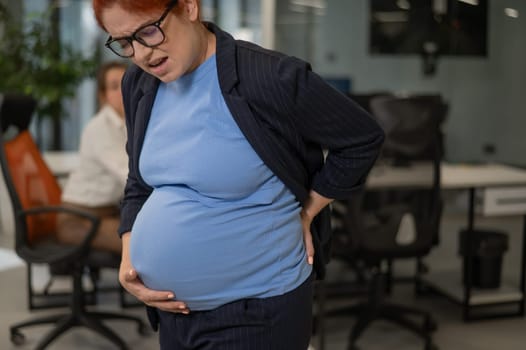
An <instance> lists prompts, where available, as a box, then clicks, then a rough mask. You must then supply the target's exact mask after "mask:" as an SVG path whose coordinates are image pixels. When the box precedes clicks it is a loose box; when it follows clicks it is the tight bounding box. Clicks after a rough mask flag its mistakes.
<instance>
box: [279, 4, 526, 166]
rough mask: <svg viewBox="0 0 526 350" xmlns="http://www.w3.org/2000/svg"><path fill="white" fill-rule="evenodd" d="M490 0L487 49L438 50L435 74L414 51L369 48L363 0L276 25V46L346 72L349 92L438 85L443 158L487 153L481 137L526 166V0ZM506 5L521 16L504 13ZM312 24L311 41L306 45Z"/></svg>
mask: <svg viewBox="0 0 526 350" xmlns="http://www.w3.org/2000/svg"><path fill="white" fill-rule="evenodd" d="M489 2H490V4H489V7H490V8H489V10H490V11H489V12H490V16H489V39H488V40H489V45H488V46H489V55H488V57H487V58H473V57H442V58H441V59H440V61H439V64H438V72H437V74H436V75H435V76H433V77H432V78H429V77H424V76H423V75H422V73H421V61H420V58H419V57H418V56H409V55H408V56H389V55H385V56H379V55H375V56H372V55H370V54H369V52H368V37H369V30H368V18H369V1H368V0H352V1H349V0H327V5H328V6H327V8H326V9H325V15H322V16H316V17H315V18H314V19H312V20H311V21H310V22H308V21H303V23H301V24H298V23H296V24H295V25H294V26H295V27H296V32H295V33H293V32H291V31H287V32H286V33H283V32H282V33H278V35H277V37H278V39H279V40H277V48H278V49H279V50H281V51H285V52H288V53H292V54H294V55H298V56H300V57H302V58H305V59H307V60H309V61H310V62H311V63H312V64H313V66H314V69H315V70H316V71H317V72H319V73H320V74H322V75H324V76H334V75H338V76H350V77H351V78H352V83H353V91H354V92H359V93H364V92H371V91H377V90H382V91H385V90H389V91H394V92H407V93H411V92H439V93H441V94H442V95H443V96H444V97H445V99H446V100H447V101H448V102H449V103H450V113H449V116H448V120H447V122H446V124H445V126H444V129H445V132H446V158H447V159H448V160H451V161H481V160H486V159H488V158H489V157H487V156H485V155H484V153H483V151H482V148H483V145H484V144H486V143H492V144H495V145H496V150H497V152H496V154H495V156H494V157H493V160H498V161H503V162H508V163H514V164H518V165H523V166H526V157H525V156H524V155H523V153H524V151H526V138H525V137H524V136H523V135H522V133H523V130H526V99H525V98H524V97H523V96H522V95H523V94H524V91H526V66H525V63H524V62H526V42H525V41H524V37H523V33H526V1H523V0H497V1H495V0H490V1H489ZM505 7H513V8H516V9H518V10H519V12H520V14H521V16H520V17H519V18H517V19H512V18H509V17H506V16H505V15H504V8H505ZM281 10H282V11H284V8H283V7H282V8H281ZM289 15H290V14H289ZM296 16H297V15H296ZM277 18H278V20H279V18H282V19H283V18H285V17H284V15H283V13H281V14H280V13H278V16H277ZM287 25H288V27H289V28H290V27H292V26H293V24H292V22H291V21H289V22H288V23H287ZM285 27H286V26H285V25H284V24H283V23H282V24H281V28H282V29H284V28H285ZM309 27H311V30H312V28H314V32H313V33H312V34H311V37H310V38H311V42H312V43H313V44H312V45H313V47H311V48H309V49H306V48H305V42H306V41H305V40H304V37H303V36H304V35H305V32H306V31H307V30H308V28H309ZM279 28H280V27H279V26H278V29H279ZM297 42H299V43H300V44H296V43H297Z"/></svg>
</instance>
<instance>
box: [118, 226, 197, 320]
mask: <svg viewBox="0 0 526 350" xmlns="http://www.w3.org/2000/svg"><path fill="white" fill-rule="evenodd" d="M130 236H131V232H126V233H124V234H123V235H122V259H121V266H120V269H119V282H120V283H121V285H122V286H123V287H124V289H126V290H127V291H128V292H130V293H131V294H132V295H134V296H135V297H136V298H137V299H139V300H140V301H142V302H143V303H145V304H146V305H148V306H151V307H155V308H157V309H160V310H163V311H167V312H174V313H183V314H188V313H189V312H190V309H188V307H187V306H186V304H185V303H184V302H182V301H179V300H176V299H175V295H174V293H173V292H170V291H158V290H152V289H149V288H147V287H146V286H145V285H144V284H143V283H142V281H141V279H140V278H139V276H138V274H137V271H136V270H135V269H134V268H133V266H132V264H131V260H130V254H129V247H130Z"/></svg>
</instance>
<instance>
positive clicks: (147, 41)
mask: <svg viewBox="0 0 526 350" xmlns="http://www.w3.org/2000/svg"><path fill="white" fill-rule="evenodd" d="M132 37H133V39H135V40H137V41H138V42H139V43H140V44H142V45H144V46H148V47H153V46H156V45H159V44H161V43H162V42H163V40H164V34H163V32H162V30H161V29H160V28H159V27H157V26H156V25H154V24H151V25H148V26H146V27H144V28H142V29H140V30H139V31H137V33H135V34H134V35H133V36H132ZM110 48H111V49H112V50H113V51H114V52H115V53H116V54H118V55H121V56H133V54H134V48H133V45H132V40H130V39H129V38H124V39H119V40H115V41H112V42H111V43H110Z"/></svg>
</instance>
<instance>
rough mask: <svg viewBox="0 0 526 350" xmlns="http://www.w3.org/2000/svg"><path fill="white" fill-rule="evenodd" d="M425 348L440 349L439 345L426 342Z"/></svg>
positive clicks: (429, 349) (426, 349) (430, 349)
mask: <svg viewBox="0 0 526 350" xmlns="http://www.w3.org/2000/svg"><path fill="white" fill-rule="evenodd" d="M425 350H438V346H436V345H435V344H426V347H425Z"/></svg>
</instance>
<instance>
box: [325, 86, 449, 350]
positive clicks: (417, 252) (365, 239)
mask: <svg viewBox="0 0 526 350" xmlns="http://www.w3.org/2000/svg"><path fill="white" fill-rule="evenodd" d="M434 108H435V107H434V106H433V105H430V104H428V103H427V102H426V103H424V102H423V101H422V100H419V99H418V98H398V97H393V96H384V97H378V98H377V99H375V100H373V102H372V109H373V111H374V112H375V117H376V118H377V119H378V120H379V123H380V125H381V126H382V127H383V128H384V131H385V132H386V142H385V146H384V152H383V157H389V158H391V159H392V162H391V165H393V164H395V166H404V167H410V166H411V167H412V166H416V167H418V168H419V169H423V170H424V171H422V172H420V175H417V176H427V179H426V180H424V179H419V180H420V182H422V184H423V185H422V186H420V187H418V188H394V189H389V190H388V191H386V193H385V194H386V195H385V196H384V197H383V198H382V200H381V201H380V202H376V205H377V207H372V206H370V205H367V203H366V202H365V200H364V198H365V193H356V194H355V195H354V196H352V197H351V198H349V199H348V200H346V201H339V202H336V203H334V206H333V215H334V219H335V220H334V221H335V223H337V224H336V225H335V229H334V237H333V242H334V246H333V257H334V258H335V259H340V260H343V261H347V262H352V263H354V264H355V265H356V262H357V261H358V262H359V263H360V264H361V266H364V267H365V269H366V270H367V272H368V274H369V275H370V280H369V283H370V287H369V294H368V299H367V300H366V301H364V302H360V303H358V304H356V305H353V306H352V307H350V308H345V309H336V310H332V311H329V312H327V314H328V315H338V314H348V313H349V312H352V313H353V314H355V315H357V321H356V324H355V325H354V327H353V329H352V331H351V333H350V336H349V349H355V346H356V342H357V341H358V338H359V337H360V336H361V334H362V333H363V332H364V330H365V329H366V328H367V327H368V326H369V324H370V323H371V322H373V321H374V320H376V319H385V320H388V321H391V322H394V323H396V324H399V325H401V326H402V327H404V328H407V329H409V330H411V331H413V332H414V333H416V334H417V335H418V336H420V337H422V338H423V339H424V342H425V349H426V350H428V349H434V348H435V346H434V344H433V342H432V332H433V331H434V330H435V328H436V323H435V321H434V320H433V318H432V317H431V315H430V314H429V313H428V312H426V311H425V310H420V309H417V308H412V307H408V306H405V305H398V304H393V303H390V302H389V301H387V298H386V282H387V277H388V272H389V271H388V269H386V262H388V261H392V260H393V259H405V258H411V259H413V258H417V259H421V258H423V257H424V256H426V255H427V254H428V253H429V252H430V250H431V249H432V247H433V245H434V244H435V241H436V237H437V235H438V229H439V220H440V216H441V210H442V200H441V196H440V159H441V148H440V143H439V124H440V120H439V119H438V118H437V115H438V114H436V113H435V110H434ZM383 161H385V159H384V160H383ZM408 169H409V168H408ZM382 191H383V190H382ZM402 223H404V224H402ZM407 223H409V226H408V225H407ZM402 226H404V227H405V228H409V229H410V230H409V231H410V235H409V236H406V237H403V236H402V237H401V235H402V234H403V232H402V231H401V227H402ZM415 278H416V279H417V280H419V278H420V271H419V270H418V269H417V274H416V277H415ZM418 317H419V318H421V320H420V322H418V321H417V320H415V318H418Z"/></svg>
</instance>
